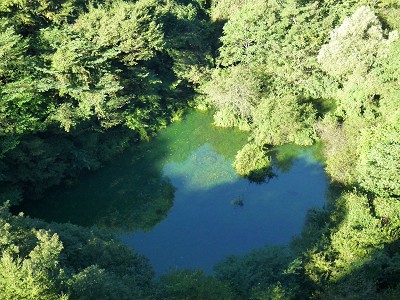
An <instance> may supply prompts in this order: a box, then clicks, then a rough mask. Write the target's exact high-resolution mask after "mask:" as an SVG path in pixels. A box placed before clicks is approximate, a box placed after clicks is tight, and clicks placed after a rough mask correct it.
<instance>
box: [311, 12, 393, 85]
mask: <svg viewBox="0 0 400 300" xmlns="http://www.w3.org/2000/svg"><path fill="white" fill-rule="evenodd" d="M397 38H398V33H397V32H394V31H393V32H391V33H389V36H388V38H385V37H384V34H383V30H382V27H381V24H380V22H379V20H378V18H377V17H376V16H375V14H374V12H373V11H372V10H371V9H370V8H369V7H368V6H361V7H359V8H358V9H357V10H356V11H355V12H354V14H353V15H352V16H351V17H349V18H346V19H345V20H344V21H343V23H342V24H341V25H340V26H339V27H337V28H335V29H334V30H332V31H331V33H330V42H329V43H328V44H326V45H323V46H322V48H321V50H320V51H319V54H318V61H319V62H320V63H321V66H322V68H323V69H324V70H325V71H327V72H328V73H329V74H331V75H333V76H336V77H338V78H343V77H346V76H349V75H350V74H354V73H358V74H359V75H363V74H365V73H367V72H368V71H369V70H370V68H371V67H372V66H373V64H374V61H375V60H376V57H377V56H378V57H379V56H383V55H385V52H386V51H387V49H388V46H389V44H390V43H391V42H393V40H395V39H397Z"/></svg>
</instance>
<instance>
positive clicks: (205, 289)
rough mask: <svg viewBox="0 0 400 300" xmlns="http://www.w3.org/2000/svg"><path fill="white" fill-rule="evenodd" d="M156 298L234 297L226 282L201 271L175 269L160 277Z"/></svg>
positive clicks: (217, 299)
mask: <svg viewBox="0 0 400 300" xmlns="http://www.w3.org/2000/svg"><path fill="white" fill-rule="evenodd" d="M158 288H159V291H158V295H157V296H158V297H157V299H171V300H172V299H174V300H183V299H199V300H200V299H203V300H208V299H210V300H213V299H215V300H219V299H221V300H228V299H235V298H234V294H233V293H232V291H231V289H230V288H229V286H228V284H227V283H225V282H223V281H220V280H218V279H216V278H215V277H212V276H207V275H205V274H204V273H203V272H202V271H189V270H183V271H175V272H171V273H168V274H166V275H163V276H162V277H161V278H160V283H159V287H158Z"/></svg>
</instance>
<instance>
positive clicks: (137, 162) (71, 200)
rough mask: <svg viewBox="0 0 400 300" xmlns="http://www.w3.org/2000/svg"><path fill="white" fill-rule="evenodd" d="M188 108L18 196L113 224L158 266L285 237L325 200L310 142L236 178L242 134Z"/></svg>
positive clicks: (206, 266)
mask: <svg viewBox="0 0 400 300" xmlns="http://www.w3.org/2000/svg"><path fill="white" fill-rule="evenodd" d="M211 122H212V117H211V116H210V115H209V114H205V113H201V112H191V113H190V114H188V115H187V116H186V118H185V120H184V121H182V122H180V123H176V124H173V125H171V126H170V127H168V128H167V129H164V130H162V131H161V132H160V133H159V135H158V136H157V137H156V138H154V139H153V140H152V141H150V142H148V143H146V142H143V143H141V144H140V145H138V146H135V147H133V148H132V149H130V150H129V151H126V152H125V153H124V154H122V155H121V156H119V157H117V158H115V159H114V160H113V161H112V162H110V163H109V164H107V165H106V166H105V167H104V168H102V169H100V170H98V171H96V172H93V173H90V174H87V175H86V176H83V177H82V178H80V179H79V181H78V182H76V183H73V184H71V183H70V184H69V185H68V186H66V185H65V186H60V187H56V188H54V189H52V190H51V191H49V193H48V196H46V197H45V199H42V201H40V202H37V203H33V204H30V205H28V204H25V206H23V207H22V210H23V211H25V212H26V214H28V215H31V216H34V217H40V218H43V219H45V220H47V221H57V222H71V223H75V224H79V225H84V226H93V225H95V226H98V227H101V228H105V229H107V230H110V231H113V232H115V233H116V234H117V236H118V237H119V238H121V239H122V241H123V242H124V243H125V244H127V245H128V246H131V247H133V248H134V249H135V250H136V251H137V252H139V253H142V254H144V255H146V256H147V257H148V258H149V259H150V261H151V262H152V264H153V266H154V268H155V270H156V272H157V274H162V273H164V272H165V271H168V270H171V269H174V268H191V269H192V268H200V269H203V270H204V271H206V272H208V273H211V272H212V267H213V265H214V264H215V263H217V262H219V261H220V260H221V259H223V258H224V257H225V256H227V255H232V254H241V253H246V252H248V251H249V250H251V249H254V248H258V247H263V246H265V245H266V244H287V243H288V242H289V241H290V239H291V238H292V237H293V236H294V235H296V234H298V233H300V232H301V230H302V227H303V225H304V220H305V216H306V213H307V211H308V209H310V208H313V207H322V206H323V205H324V202H325V201H324V194H325V192H326V190H327V186H328V181H327V178H326V177H325V174H324V171H323V167H322V165H321V164H320V163H319V162H318V161H317V160H316V159H315V158H314V155H313V152H312V150H310V149H300V148H296V147H293V146H287V147H281V148H278V149H276V151H275V160H274V167H273V172H274V173H275V174H276V176H275V177H273V178H272V179H271V180H269V181H268V182H265V183H263V184H256V183H251V182H249V181H248V180H247V179H243V178H240V177H239V176H238V175H237V174H236V173H235V172H234V170H233V168H232V166H231V164H232V161H233V159H234V155H235V153H236V152H237V151H238V150H239V149H240V148H241V147H242V146H243V145H244V144H245V143H246V141H247V136H246V134H245V133H243V132H239V131H237V130H233V129H221V128H216V127H213V126H212V125H211Z"/></svg>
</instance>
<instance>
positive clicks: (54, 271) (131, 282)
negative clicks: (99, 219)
mask: <svg viewBox="0 0 400 300" xmlns="http://www.w3.org/2000/svg"><path fill="white" fill-rule="evenodd" d="M39 228H40V229H39ZM0 231H1V239H0V257H1V259H0V294H1V296H2V298H3V299H67V298H69V297H71V298H72V299H98V298H94V297H100V298H103V299H104V298H106V299H140V298H145V297H147V295H148V294H149V293H150V292H151V279H152V277H153V272H152V270H151V268H150V266H149V264H148V262H147V260H145V259H144V258H143V257H141V256H139V255H137V254H135V253H133V252H132V251H131V250H129V249H128V248H126V247H125V246H123V245H122V244H121V243H120V242H117V241H116V240H115V239H114V238H113V237H112V235H107V234H104V233H102V232H100V231H98V230H95V229H88V228H82V227H78V226H74V225H71V224H47V223H45V222H42V221H38V220H34V219H30V218H25V217H23V216H22V215H20V216H12V215H11V214H10V213H9V212H8V211H7V207H2V208H1V209H0ZM55 232H56V233H55Z"/></svg>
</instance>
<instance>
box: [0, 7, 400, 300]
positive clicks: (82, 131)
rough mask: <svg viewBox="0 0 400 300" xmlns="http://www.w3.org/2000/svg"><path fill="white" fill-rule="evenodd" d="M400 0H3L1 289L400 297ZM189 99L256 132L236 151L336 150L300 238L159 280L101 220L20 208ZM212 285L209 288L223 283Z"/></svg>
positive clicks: (141, 295) (178, 111) (262, 168)
mask: <svg viewBox="0 0 400 300" xmlns="http://www.w3.org/2000/svg"><path fill="white" fill-rule="evenodd" d="M399 13H400V4H399V2H398V1H397V0H378V1H372V0H351V1H331V0H328V1H307V0H305V1H300V0H282V1H277V0H254V1H247V0H212V1H206V0H168V1H161V0H136V1H128V0H118V1H111V0H94V1H86V0H57V1H55V0H54V1H53V0H32V1H28V0H3V1H1V3H0V196H1V197H0V203H4V204H3V206H2V207H1V209H0V231H1V234H0V236H1V238H0V296H1V298H2V299H213V297H214V298H215V299H332V298H335V299H355V298H358V299H398V298H399V297H400V285H399V282H400V260H399V258H400V252H399V242H398V239H399V235H400V230H399V228H400V213H399V212H400V207H399V205H400V202H399V201H400V199H399V197H400V175H399V174H400V139H399V133H400V112H399V110H398V107H399V106H400V85H399V77H400V64H399V61H400V38H399V30H400V22H399V20H398V15H399ZM190 107H197V108H203V109H204V108H206V109H210V110H212V111H213V112H214V123H215V125H216V126H223V127H237V128H239V129H240V130H245V131H248V133H249V140H248V143H247V144H246V145H245V146H244V147H243V149H241V150H240V151H239V152H238V153H237V155H236V159H235V162H234V163H233V166H234V167H235V169H236V171H237V172H238V173H239V174H240V175H242V176H247V177H248V178H249V179H251V180H254V181H257V182H262V181H263V180H265V179H266V178H267V177H268V174H270V173H269V172H270V162H271V155H272V154H271V149H272V147H273V146H276V145H282V144H297V145H301V146H308V145H312V144H315V143H319V144H321V145H322V148H323V161H324V164H325V170H326V172H327V174H328V175H329V177H330V179H331V191H330V193H329V197H328V198H329V199H328V205H327V207H326V208H324V209H321V210H311V211H310V212H309V214H308V217H307V223H306V225H305V227H304V229H303V232H302V234H301V236H299V237H297V238H295V239H294V240H293V241H292V243H291V245H290V246H288V247H282V248H280V247H267V248H265V249H259V250H255V251H253V252H251V253H249V254H248V255H244V256H239V257H229V258H226V259H225V260H224V261H222V262H221V263H220V264H218V265H217V266H216V267H215V276H208V275H206V274H204V273H203V272H201V271H188V270H180V271H177V272H172V273H170V274H166V275H165V276H163V277H161V278H160V279H157V280H156V279H155V278H154V274H153V271H152V269H151V266H150V264H149V262H148V261H147V259H146V258H144V257H142V256H140V255H138V254H136V253H134V252H133V251H132V250H130V249H128V248H126V247H125V246H123V245H122V244H121V243H120V242H119V241H117V240H116V239H115V238H114V237H113V236H112V235H109V234H106V233H104V232H102V231H101V230H99V229H96V228H83V227H78V226H75V225H72V224H53V223H52V224H49V223H46V222H44V221H41V220H36V219H31V218H28V217H24V216H23V215H22V214H20V215H13V214H11V213H10V212H9V206H10V204H11V205H12V204H17V203H19V202H21V201H40V197H41V195H42V194H43V192H44V191H46V190H48V188H50V187H52V186H54V185H57V184H59V183H61V182H65V181H66V180H69V179H71V178H76V177H77V176H79V175H80V174H82V173H83V172H88V171H90V170H94V169H96V168H99V167H101V165H102V164H103V163H104V162H105V161H107V160H109V159H111V158H112V157H113V156H114V155H116V154H117V153H120V152H121V151H123V150H124V149H126V148H127V147H128V146H129V145H132V144H133V143H136V142H144V141H145V140H148V139H149V138H151V137H152V136H154V135H155V134H156V132H157V130H159V129H161V128H163V127H165V126H167V125H168V124H170V123H171V122H173V121H174V120H177V119H179V118H180V117H181V116H182V114H183V113H184V111H185V110H186V109H188V108H190ZM211 290H212V291H213V293H211V294H210V291H211Z"/></svg>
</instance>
